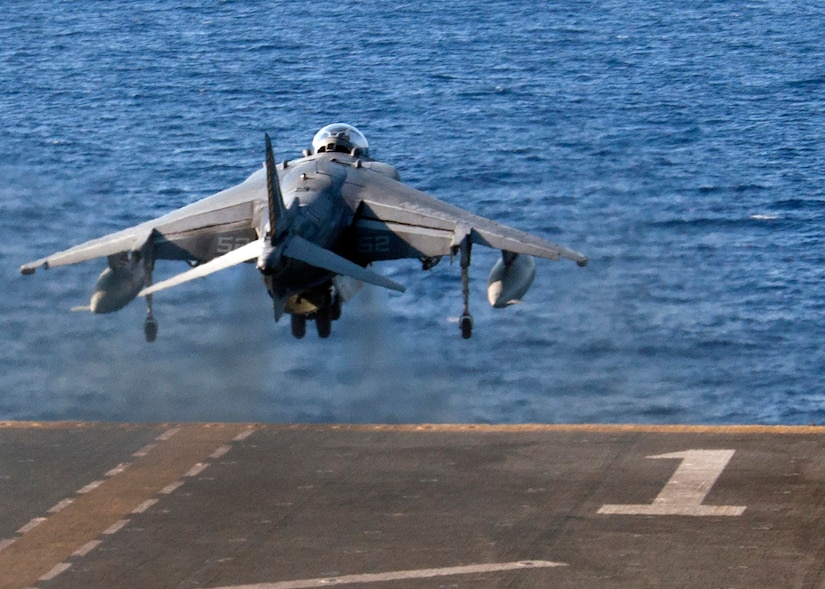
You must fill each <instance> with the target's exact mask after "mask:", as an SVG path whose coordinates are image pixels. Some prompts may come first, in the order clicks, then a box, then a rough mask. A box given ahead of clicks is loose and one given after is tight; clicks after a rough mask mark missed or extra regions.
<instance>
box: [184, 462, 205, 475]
mask: <svg viewBox="0 0 825 589" xmlns="http://www.w3.org/2000/svg"><path fill="white" fill-rule="evenodd" d="M208 467H209V463H208V462H198V463H197V464H196V465H195V466H193V467H192V468H190V469H189V470H188V471H187V472H186V474H185V475H183V476H184V477H196V476H198V475H199V474H200V473H202V472H203V471H205V470H206V469H207V468H208Z"/></svg>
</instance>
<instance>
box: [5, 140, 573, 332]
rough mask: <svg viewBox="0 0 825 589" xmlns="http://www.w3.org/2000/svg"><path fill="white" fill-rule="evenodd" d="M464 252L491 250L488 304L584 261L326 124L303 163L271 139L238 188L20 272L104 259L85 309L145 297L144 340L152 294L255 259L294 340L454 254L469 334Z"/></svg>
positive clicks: (101, 309) (504, 301)
mask: <svg viewBox="0 0 825 589" xmlns="http://www.w3.org/2000/svg"><path fill="white" fill-rule="evenodd" d="M473 244H480V245H485V246H488V247H492V248H496V249H499V250H501V252H502V256H501V259H500V260H498V262H497V263H496V264H495V266H494V267H493V269H492V272H491V273H490V277H489V281H488V288H487V295H488V299H489V302H490V304H491V305H492V306H493V307H506V306H508V305H510V304H512V303H514V302H517V301H518V300H519V299H521V297H522V296H524V294H525V293H526V292H527V289H528V288H529V287H530V285H531V284H532V281H533V277H534V275H535V263H534V261H533V256H537V257H540V258H547V259H550V260H558V259H560V258H566V259H568V260H572V261H574V262H576V263H577V264H578V265H579V266H584V265H586V264H587V258H586V257H585V256H583V255H582V254H580V253H578V252H575V251H573V250H570V249H567V248H565V247H561V246H558V245H555V244H553V243H550V242H548V241H545V240H544V239H541V238H539V237H536V236H534V235H530V234H528V233H524V232H522V231H518V230H516V229H513V228H511V227H508V226H506V225H503V224H501V223H497V222H495V221H491V220H489V219H485V218H484V217H479V216H477V215H474V214H472V213H469V212H467V211H464V210H462V209H460V208H457V207H454V206H451V205H448V204H446V203H444V202H442V201H440V200H438V199H436V198H433V197H432V196H429V195H428V194H425V193H424V192H421V191H419V190H415V189H414V188H410V187H409V186H407V185H405V184H402V183H401V181H400V178H399V175H398V172H397V170H396V169H395V168H394V167H393V166H391V165H389V164H386V163H382V162H379V161H376V160H374V159H372V158H371V157H370V153H369V144H368V143H367V140H366V138H365V137H364V135H363V134H362V133H361V132H360V131H358V129H356V128H355V127H353V126H351V125H346V124H333V125H329V126H327V127H324V128H323V129H321V130H320V131H318V133H317V134H316V135H315V137H314V139H313V141H312V150H304V152H303V157H301V158H300V159H297V160H294V161H284V162H283V163H281V164H280V165H276V163H275V158H274V155H273V150H272V145H271V142H270V139H269V136H268V135H267V136H266V160H265V163H264V166H263V168H262V169H260V170H258V171H257V172H255V173H254V174H252V175H251V176H250V177H249V178H247V179H246V180H245V181H244V182H242V183H241V184H238V185H237V186H233V187H232V188H229V189H227V190H224V191H222V192H219V193H217V194H215V195H212V196H210V197H207V198H205V199H203V200H201V201H198V202H196V203H194V204H191V205H188V206H185V207H183V208H181V209H178V210H176V211H173V212H171V213H169V214H166V215H163V216H162V217H159V218H157V219H154V220H152V221H147V222H145V223H141V224H140V225H136V226H135V227H130V228H128V229H124V230H122V231H118V232H116V233H112V234H110V235H106V236H104V237H101V238H99V239H94V240H92V241H88V242H86V243H83V244H81V245H78V246H75V247H73V248H70V249H68V250H65V251H62V252H58V253H55V254H52V255H50V256H47V257H45V258H42V259H40V260H37V261H35V262H31V263H29V264H25V265H23V266H22V267H21V272H22V273H23V274H33V273H34V271H35V270H36V269H37V268H39V267H43V268H54V267H56V266H65V265H68V264H75V263H78V262H83V261H86V260H91V259H93V258H100V257H107V258H108V267H107V268H106V269H105V270H104V271H103V273H102V274H101V275H100V278H99V279H98V281H97V285H96V287H95V291H94V294H93V295H92V299H91V303H90V305H89V309H90V310H91V311H92V312H93V313H111V312H113V311H117V310H119V309H121V308H123V307H124V306H125V305H126V304H127V303H129V302H130V301H132V300H133V299H134V298H136V297H137V296H143V297H146V301H147V307H148V310H147V316H146V321H145V325H144V331H145V335H146V340H147V341H153V340H154V339H155V338H156V336H157V331H158V323H157V321H156V320H155V318H154V315H153V313H152V296H153V294H154V293H157V292H159V291H161V290H164V289H166V288H169V287H172V286H176V285H179V284H183V283H184V282H188V281H189V280H192V279H195V278H201V277H204V276H208V275H209V274H212V273H213V272H217V271H218V270H222V269H225V268H229V267H231V266H235V265H237V264H241V263H243V262H255V263H256V266H257V268H258V270H259V271H260V272H261V274H262V275H263V279H264V284H265V285H266V288H267V290H268V291H269V294H270V296H271V297H272V300H273V304H274V312H275V320H276V321H277V320H278V319H280V318H281V317H282V316H283V315H284V314H285V313H288V314H289V315H290V316H291V318H292V334H293V335H294V336H295V337H298V338H301V337H303V336H304V335H305V333H306V322H307V321H308V320H314V321H315V325H316V328H317V331H318V335H319V336H320V337H322V338H325V337H328V336H329V335H330V332H331V328H332V322H333V321H334V320H336V319H338V318H339V317H340V315H341V305H342V303H343V302H345V301H347V300H349V299H350V298H351V297H352V296H353V295H354V294H355V293H356V292H357V290H358V289H359V288H360V287H361V285H362V283H364V282H366V283H370V284H375V285H378V286H381V287H384V288H388V289H392V290H396V291H403V290H404V287H403V286H401V285H400V284H397V283H396V282H394V281H392V280H390V279H388V278H386V277H384V276H382V275H380V274H378V273H376V272H375V271H374V270H372V269H370V268H369V266H370V265H371V264H372V263H373V262H378V261H381V260H394V259H400V258H417V259H419V260H420V261H421V263H422V266H423V269H424V270H429V269H431V268H432V267H433V266H435V265H436V264H437V263H438V262H439V260H441V258H442V257H443V256H459V258H460V261H461V282H462V292H463V297H464V311H463V313H462V315H461V318H460V320H459V326H460V328H461V333H462V336H463V337H464V338H469V337H470V335H471V333H472V327H473V320H472V317H471V315H470V312H469V266H470V251H471V248H472V245H473ZM156 260H181V261H184V262H188V263H189V265H190V266H191V267H192V268H191V269H189V270H187V271H185V272H183V273H181V274H178V275H176V276H174V277H173V278H170V279H168V280H164V281H162V282H157V283H153V282H152V272H153V270H154V266H155V261H156Z"/></svg>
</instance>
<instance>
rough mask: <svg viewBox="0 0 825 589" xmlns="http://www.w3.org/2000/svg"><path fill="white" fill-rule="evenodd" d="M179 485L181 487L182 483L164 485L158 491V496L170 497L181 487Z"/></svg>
mask: <svg viewBox="0 0 825 589" xmlns="http://www.w3.org/2000/svg"><path fill="white" fill-rule="evenodd" d="M181 485H183V481H177V482H175V483H172V484H171V485H166V486H165V487H163V488H162V489H161V490H160V494H161V495H171V494H172V493H174V492H175V491H177V490H178V489H179V488H180V487H181Z"/></svg>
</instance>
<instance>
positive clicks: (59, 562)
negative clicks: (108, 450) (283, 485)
mask: <svg viewBox="0 0 825 589" xmlns="http://www.w3.org/2000/svg"><path fill="white" fill-rule="evenodd" d="M248 427H249V426H247V425H238V424H215V425H203V424H199V425H195V424H188V425H183V426H181V427H180V431H178V432H177V433H176V434H175V435H174V436H173V437H169V438H167V440H162V441H161V443H159V444H158V446H157V447H156V448H153V449H152V451H151V452H150V453H148V455H147V456H146V457H144V458H141V459H138V460H135V462H134V463H133V464H132V465H131V466H130V467H129V468H127V469H125V470H123V471H122V472H120V473H118V474H116V475H115V476H113V477H111V478H108V479H106V480H104V481H102V482H101V484H100V485H98V486H96V487H94V488H92V489H89V490H88V491H87V492H85V493H83V494H78V495H76V496H75V497H74V501H73V502H72V503H71V504H70V505H67V506H66V507H64V508H63V509H61V510H60V511H58V512H57V513H55V514H53V515H51V516H50V517H49V518H48V519H46V520H45V521H42V522H40V523H38V524H37V525H36V527H33V528H32V529H30V530H29V531H28V532H27V533H26V534H24V535H23V536H20V537H18V538H17V539H16V540H15V541H14V542H13V543H11V544H9V545H8V546H6V547H5V549H4V550H2V551H0V571H2V572H3V574H2V575H0V589H13V588H19V587H28V586H31V585H33V584H34V583H36V582H37V581H38V580H39V579H42V578H45V577H48V576H49V575H51V574H55V573H56V574H59V573H60V572H62V571H63V570H65V568H68V566H66V567H65V568H64V567H63V565H64V564H65V561H67V560H68V559H69V558H70V557H71V556H72V555H73V554H75V553H77V552H78V551H79V550H80V551H83V550H84V549H85V548H87V547H88V546H90V542H93V541H95V540H96V539H97V538H98V536H100V535H101V534H102V533H104V531H106V530H109V529H112V528H113V526H115V525H116V524H119V523H120V522H121V521H123V520H124V519H125V516H127V515H128V514H130V513H131V512H132V511H133V510H134V509H135V508H136V507H139V506H141V505H143V504H144V503H145V502H146V501H148V500H149V499H151V498H152V497H154V496H155V495H157V494H158V493H160V491H161V490H162V489H164V488H167V487H168V486H169V485H171V484H174V483H175V482H176V481H178V480H179V479H180V478H181V477H182V476H183V475H184V474H185V473H186V472H188V471H189V470H190V469H191V468H192V465H193V464H197V463H199V462H202V461H203V460H206V459H207V458H208V457H209V455H210V454H212V452H214V451H215V448H216V447H218V446H221V445H222V444H226V443H227V442H229V441H231V440H232V439H233V438H234V437H235V436H237V435H238V434H239V433H241V432H244V431H246V430H247V429H248ZM56 574H55V576H56Z"/></svg>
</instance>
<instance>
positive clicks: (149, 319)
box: [143, 257, 158, 343]
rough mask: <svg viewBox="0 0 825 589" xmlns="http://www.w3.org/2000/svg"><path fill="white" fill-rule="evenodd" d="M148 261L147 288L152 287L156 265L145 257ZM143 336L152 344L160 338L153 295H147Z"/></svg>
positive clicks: (146, 266) (146, 268)
mask: <svg viewBox="0 0 825 589" xmlns="http://www.w3.org/2000/svg"><path fill="white" fill-rule="evenodd" d="M144 260H146V265H145V270H146V286H147V287H148V286H152V270H153V268H154V264H153V263H152V262H151V261H150V260H149V258H148V257H145V258H144ZM143 335H144V336H145V337H146V341H147V342H149V343H152V342H153V341H155V340H156V339H157V338H158V321H157V319H155V315H154V314H153V313H152V295H151V294H149V295H146V320H145V321H144V322H143Z"/></svg>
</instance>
